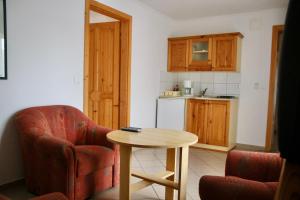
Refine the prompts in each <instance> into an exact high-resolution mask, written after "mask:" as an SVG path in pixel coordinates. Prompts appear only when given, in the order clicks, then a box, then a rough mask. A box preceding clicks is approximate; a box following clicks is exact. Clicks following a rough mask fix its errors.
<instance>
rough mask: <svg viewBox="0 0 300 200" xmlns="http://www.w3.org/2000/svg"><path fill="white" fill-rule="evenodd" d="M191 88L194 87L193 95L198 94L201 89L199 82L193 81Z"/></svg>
mask: <svg viewBox="0 0 300 200" xmlns="http://www.w3.org/2000/svg"><path fill="white" fill-rule="evenodd" d="M193 88H194V95H195V96H198V95H200V91H201V83H200V82H194V83H193Z"/></svg>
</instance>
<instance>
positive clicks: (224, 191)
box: [199, 176, 278, 200]
mask: <svg viewBox="0 0 300 200" xmlns="http://www.w3.org/2000/svg"><path fill="white" fill-rule="evenodd" d="M277 185H278V183H277V182H276V183H274V182H271V183H262V182H258V181H251V180H246V179H242V178H238V177H232V176H227V177H220V176H203V177H201V179H200V182H199V195H200V198H201V199H203V200H215V199H222V200H232V199H243V200H253V199H255V200H273V198H274V196H275V192H276V188H277Z"/></svg>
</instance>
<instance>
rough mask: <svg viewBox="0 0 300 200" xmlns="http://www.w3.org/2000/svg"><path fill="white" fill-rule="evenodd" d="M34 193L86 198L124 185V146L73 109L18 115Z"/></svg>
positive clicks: (28, 179)
mask: <svg viewBox="0 0 300 200" xmlns="http://www.w3.org/2000/svg"><path fill="white" fill-rule="evenodd" d="M15 123H16V127H17V130H18V132H19V133H20V140H21V149H22V154H23V161H24V168H25V179H26V185H27V188H28V190H29V191H30V192H33V193H36V194H39V195H41V194H46V193H50V192H62V193H64V194H65V195H66V196H67V197H68V199H70V200H75V199H76V200H78V199H85V198H87V197H89V196H91V195H92V194H93V193H95V192H99V191H103V190H105V189H108V188H111V187H113V186H115V185H117V184H118V182H119V147H118V146H117V145H115V144H112V143H110V142H108V141H107V139H106V134H107V133H108V132H109V131H111V130H110V129H107V128H104V127H101V126H98V125H96V124H95V123H94V122H93V121H92V120H90V119H89V118H87V117H86V116H85V115H84V114H83V113H82V112H81V111H79V110H78V109H76V108H73V107H71V106H42V107H32V108H28V109H25V110H22V111H20V112H19V113H17V114H16V117H15Z"/></svg>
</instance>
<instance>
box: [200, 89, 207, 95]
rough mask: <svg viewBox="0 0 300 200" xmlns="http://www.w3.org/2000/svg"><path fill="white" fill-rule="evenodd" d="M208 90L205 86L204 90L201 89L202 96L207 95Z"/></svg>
mask: <svg viewBox="0 0 300 200" xmlns="http://www.w3.org/2000/svg"><path fill="white" fill-rule="evenodd" d="M206 91H207V88H205V89H204V90H202V91H200V97H203V96H204V95H205V93H206Z"/></svg>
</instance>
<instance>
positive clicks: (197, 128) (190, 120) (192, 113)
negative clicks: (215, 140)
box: [186, 99, 207, 143]
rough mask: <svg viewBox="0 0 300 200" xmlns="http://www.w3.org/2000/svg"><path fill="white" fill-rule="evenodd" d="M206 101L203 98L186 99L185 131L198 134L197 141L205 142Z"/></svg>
mask: <svg viewBox="0 0 300 200" xmlns="http://www.w3.org/2000/svg"><path fill="white" fill-rule="evenodd" d="M206 105H207V103H206V101H203V100H193V99H191V100H188V105H187V123H186V131H188V132H191V133H194V134H195V135H197V136H198V142H199V143H206V124H207V117H206V116H207V114H206V112H207V106H206Z"/></svg>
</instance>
